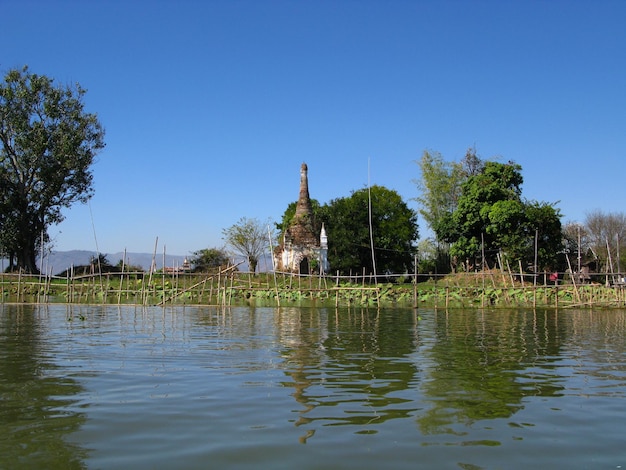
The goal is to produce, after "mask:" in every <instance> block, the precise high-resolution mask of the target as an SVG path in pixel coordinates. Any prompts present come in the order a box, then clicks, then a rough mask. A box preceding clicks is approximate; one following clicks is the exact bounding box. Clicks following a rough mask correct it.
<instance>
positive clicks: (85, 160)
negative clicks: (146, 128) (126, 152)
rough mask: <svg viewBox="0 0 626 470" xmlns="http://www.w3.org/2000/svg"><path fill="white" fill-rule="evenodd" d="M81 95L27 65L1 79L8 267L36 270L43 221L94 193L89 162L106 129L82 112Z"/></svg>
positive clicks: (0, 205)
mask: <svg viewBox="0 0 626 470" xmlns="http://www.w3.org/2000/svg"><path fill="white" fill-rule="evenodd" d="M84 94H85V90H84V89H83V88H81V87H80V85H78V84H77V85H75V86H74V87H71V86H57V85H56V84H55V83H54V81H53V80H52V79H51V78H48V77H46V76H43V75H36V74H33V73H30V72H29V70H28V68H27V67H24V68H23V69H21V70H17V69H14V70H10V71H9V72H8V73H7V74H6V76H5V77H4V81H3V82H2V83H0V143H1V145H2V147H1V148H0V191H1V192H0V246H1V248H2V252H3V253H4V254H5V255H6V256H8V257H9V263H10V268H14V267H17V268H20V269H23V270H25V271H26V272H37V266H36V251H37V248H38V246H39V245H40V243H41V242H46V241H47V240H48V234H47V229H48V227H49V226H50V225H51V224H57V223H59V222H61V221H62V220H63V214H62V212H61V210H62V209H63V208H67V207H70V206H71V205H72V204H74V203H76V202H83V203H84V202H86V201H87V200H88V199H89V198H90V197H91V196H92V194H93V188H92V179H93V175H92V172H91V165H92V164H93V162H94V158H95V155H96V154H97V152H98V151H99V150H100V149H102V148H103V147H104V141H103V139H104V130H103V128H102V126H101V124H100V122H99V121H98V119H97V116H96V115H95V114H91V113H87V112H85V110H84V103H83V96H84ZM14 259H16V261H17V263H16V265H15V266H14V265H13V261H14Z"/></svg>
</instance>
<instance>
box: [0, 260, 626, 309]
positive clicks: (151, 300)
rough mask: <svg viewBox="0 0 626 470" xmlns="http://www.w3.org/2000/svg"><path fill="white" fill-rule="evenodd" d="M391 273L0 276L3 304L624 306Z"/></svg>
mask: <svg viewBox="0 0 626 470" xmlns="http://www.w3.org/2000/svg"><path fill="white" fill-rule="evenodd" d="M419 280H420V282H418V283H414V282H413V278H412V277H411V276H409V277H399V278H394V279H386V280H385V282H378V283H374V282H372V279H368V278H365V280H363V279H362V278H360V279H356V278H354V279H352V280H351V279H348V278H341V279H339V280H337V279H336V278H333V277H318V276H288V275H282V274H274V273H261V274H256V275H252V274H250V273H243V272H238V271H234V272H233V270H232V269H231V271H226V272H224V271H223V272H221V273H220V272H217V273H215V274H212V275H208V274H206V273H205V274H191V273H184V274H169V273H153V274H147V273H126V274H124V275H123V276H121V275H119V273H106V274H102V275H88V276H80V277H75V278H66V279H63V278H45V277H39V276H25V275H21V276H20V275H17V274H3V275H0V296H1V299H2V302H3V303H78V304H109V305H110V304H113V305H115V304H134V305H221V306H234V305H249V304H253V305H257V306H287V305H298V306H308V305H317V306H324V305H326V306H341V307H345V306H355V307H390V306H394V307H406V308H420V307H434V308H468V307H516V306H517V307H533V306H536V307H569V306H578V307H583V306H590V307H591V306H594V307H612V306H622V307H623V306H624V305H625V304H626V295H625V290H624V288H623V287H622V286H619V285H618V286H605V285H603V284H585V285H577V284H574V283H571V282H567V281H565V282H563V283H562V284H560V285H556V284H554V283H550V282H546V280H544V279H541V280H539V279H538V280H537V283H536V284H535V283H534V280H533V279H527V280H525V281H524V280H523V279H520V278H517V279H515V278H512V277H510V276H508V275H507V276H505V275H504V274H502V273H499V272H487V273H475V274H456V275H448V276H445V277H441V278H438V279H436V278H433V277H430V278H426V277H425V276H421V275H420V276H419Z"/></svg>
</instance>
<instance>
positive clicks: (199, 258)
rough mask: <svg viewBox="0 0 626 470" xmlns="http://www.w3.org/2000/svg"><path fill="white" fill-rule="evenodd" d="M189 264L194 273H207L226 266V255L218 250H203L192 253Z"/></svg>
mask: <svg viewBox="0 0 626 470" xmlns="http://www.w3.org/2000/svg"><path fill="white" fill-rule="evenodd" d="M190 263H191V264H192V265H193V266H194V268H193V271H194V272H209V271H211V270H213V269H215V268H219V267H220V266H224V265H226V264H228V255H227V254H226V252H225V251H224V250H222V249H220V248H203V249H201V250H197V251H194V252H193V253H192V257H191V260H190Z"/></svg>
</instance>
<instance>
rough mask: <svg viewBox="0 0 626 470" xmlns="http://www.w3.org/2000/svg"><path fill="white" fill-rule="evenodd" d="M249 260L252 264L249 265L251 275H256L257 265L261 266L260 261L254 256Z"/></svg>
mask: <svg viewBox="0 0 626 470" xmlns="http://www.w3.org/2000/svg"><path fill="white" fill-rule="evenodd" d="M248 259H249V261H250V263H249V264H250V272H251V273H256V267H257V264H259V260H258V259H257V258H255V257H253V256H250V257H249V258H248Z"/></svg>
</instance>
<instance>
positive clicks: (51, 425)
mask: <svg viewBox="0 0 626 470" xmlns="http://www.w3.org/2000/svg"><path fill="white" fill-rule="evenodd" d="M46 315H47V312H46V310H45V309H41V308H37V307H33V306H28V305H18V306H15V307H14V308H11V309H1V307H0V345H1V346H0V397H1V400H2V403H1V406H0V435H1V436H2V438H1V439H0V468H15V467H28V468H51V469H54V468H59V469H67V468H83V467H84V464H83V459H84V457H85V456H86V452H85V451H84V450H83V449H81V448H79V447H77V446H75V445H72V444H70V443H68V442H67V441H66V437H67V436H69V435H70V434H71V433H73V432H75V431H76V430H77V429H78V428H79V427H80V426H81V424H82V423H84V421H85V415H84V414H83V413H80V412H75V411H69V410H68V408H69V407H70V406H71V405H73V404H74V403H75V401H76V398H75V397H76V395H77V394H79V393H80V392H81V391H83V389H82V387H81V386H80V385H79V384H78V382H76V381H75V380H73V379H72V378H70V377H67V376H65V375H63V374H62V375H57V374H56V366H55V365H54V355H55V347H54V345H53V344H51V342H50V338H49V336H48V335H49V334H50V332H49V331H48V330H47V329H46V328H45V327H44V325H45V322H42V321H41V319H42V317H45V316H46Z"/></svg>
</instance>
